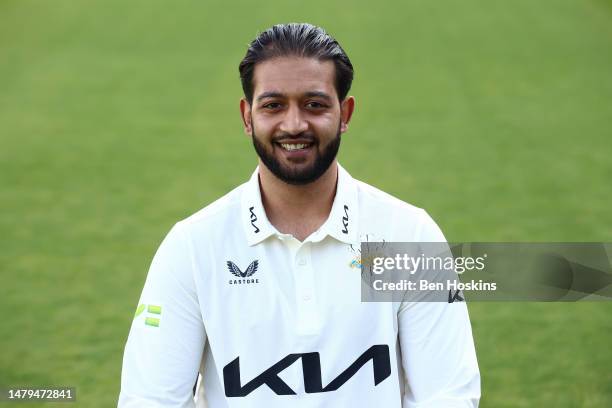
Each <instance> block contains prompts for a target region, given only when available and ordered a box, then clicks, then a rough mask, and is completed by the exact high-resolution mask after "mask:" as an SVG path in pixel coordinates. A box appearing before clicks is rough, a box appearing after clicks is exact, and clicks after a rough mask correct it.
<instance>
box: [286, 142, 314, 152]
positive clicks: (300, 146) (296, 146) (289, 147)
mask: <svg viewBox="0 0 612 408" xmlns="http://www.w3.org/2000/svg"><path fill="white" fill-rule="evenodd" d="M281 146H282V147H283V149H285V150H289V151H291V150H298V149H303V148H305V147H306V146H308V145H307V144H306V143H293V144H289V143H281Z"/></svg>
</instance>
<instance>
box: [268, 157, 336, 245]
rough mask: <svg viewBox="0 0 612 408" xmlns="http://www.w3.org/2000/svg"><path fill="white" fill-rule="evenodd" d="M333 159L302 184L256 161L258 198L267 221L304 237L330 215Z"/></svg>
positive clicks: (302, 238)
mask: <svg viewBox="0 0 612 408" xmlns="http://www.w3.org/2000/svg"><path fill="white" fill-rule="evenodd" d="M337 180H338V166H337V162H336V160H334V161H333V163H332V164H331V165H330V166H329V169H327V171H326V172H325V173H323V175H322V176H321V177H319V178H318V179H317V180H315V181H313V182H312V183H308V184H305V185H292V184H287V183H285V182H284V181H282V180H280V179H279V178H278V177H276V176H275V175H274V174H272V173H271V172H270V170H269V169H268V168H267V167H266V166H265V165H264V164H263V163H261V161H260V162H259V186H260V190H261V200H262V203H263V206H264V209H265V210H266V215H267V217H268V220H270V223H271V224H272V225H274V227H276V229H277V230H279V231H280V232H282V233H284V234H291V235H293V236H294V237H295V238H297V239H298V240H300V241H303V240H304V239H305V238H307V237H308V236H309V235H310V234H312V233H313V232H315V231H316V230H317V229H319V227H320V226H321V225H323V223H324V222H325V221H326V220H327V218H328V217H329V213H330V211H331V208H332V204H333V202H334V196H335V195H336V183H337Z"/></svg>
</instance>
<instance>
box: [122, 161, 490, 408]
mask: <svg viewBox="0 0 612 408" xmlns="http://www.w3.org/2000/svg"><path fill="white" fill-rule="evenodd" d="M361 240H364V241H366V240H369V241H382V240H385V241H397V242H400V241H406V242H408V241H410V242H415V241H416V242H419V241H421V242H432V241H435V242H438V241H444V236H443V234H442V232H441V231H440V229H439V228H438V226H437V225H436V224H435V223H434V221H433V220H432V219H431V218H430V217H429V215H427V213H426V212H425V211H423V210H422V209H419V208H416V207H414V206H412V205H410V204H406V203H404V202H402V201H400V200H398V199H396V198H394V197H392V196H390V195H388V194H386V193H384V192H382V191H380V190H377V189H375V188H373V187H371V186H369V185H367V184H365V183H362V182H359V181H357V180H354V179H353V178H351V176H350V175H349V174H348V173H347V172H346V171H345V170H344V169H343V168H342V167H340V166H339V165H338V184H337V191H336V196H335V198H334V203H333V206H332V209H331V212H330V215H329V218H328V219H327V221H326V222H325V223H324V224H323V225H322V226H321V227H320V228H319V229H318V230H317V231H315V232H314V233H313V234H312V235H310V236H309V237H308V238H306V239H305V240H304V241H303V242H300V241H298V240H297V239H295V238H294V237H293V236H291V235H289V234H282V233H280V232H278V231H277V230H276V229H275V228H274V226H272V224H270V222H269V221H268V219H267V217H266V214H265V211H264V208H263V205H262V202H261V195H260V190H259V181H258V171H257V170H256V171H255V172H254V173H253V176H252V177H251V179H250V180H249V181H248V182H247V183H245V184H243V185H241V186H239V187H238V188H236V189H235V190H233V191H232V192H230V193H229V194H227V195H226V196H224V197H222V198H221V199H219V200H217V201H216V202H214V203H212V204H211V205H209V206H207V207H205V208H204V209H202V210H200V211H199V212H197V213H196V214H194V215H192V216H190V217H189V218H187V219H185V220H183V221H181V222H179V223H177V224H176V225H175V226H174V228H172V230H171V231H170V232H169V234H168V235H167V236H166V238H165V239H164V241H163V243H162V244H161V246H160V247H159V249H158V251H157V253H156V254H155V257H154V259H153V262H152V265H151V268H150V270H149V273H148V276H147V279H146V283H145V286H144V289H143V292H142V295H141V297H140V301H139V303H138V308H137V311H136V316H135V318H134V321H133V323H132V327H131V329H130V334H129V338H128V340H127V344H126V347H125V354H124V358H123V371H122V377H121V393H120V395H119V407H122V408H128V407H129V408H132V407H139V408H156V407H164V408H170V407H177V408H178V407H194V406H195V404H196V403H195V402H194V396H193V386H194V382H195V381H196V378H197V376H198V372H200V374H201V383H200V384H199V388H198V392H197V393H196V400H197V405H198V406H207V407H208V408H225V407H227V408H230V407H231V408H240V407H249V408H257V407H261V408H274V407H282V408H286V407H331V408H338V407H364V408H369V407H385V408H393V407H444V408H450V407H475V406H477V405H478V401H479V398H480V375H479V370H478V364H477V360H476V354H475V351H474V343H473V339H472V331H471V327H470V322H469V317H468V312H467V308H466V305H465V303H464V302H454V303H424V302H421V303H398V302H378V303H373V302H372V303H366V302H361V298H360V295H361V287H360V285H361V274H360V269H359V267H358V265H359V264H358V263H357V262H356V261H357V260H358V259H359V258H358V257H359V255H358V254H359V252H358V249H359V247H360V242H361Z"/></svg>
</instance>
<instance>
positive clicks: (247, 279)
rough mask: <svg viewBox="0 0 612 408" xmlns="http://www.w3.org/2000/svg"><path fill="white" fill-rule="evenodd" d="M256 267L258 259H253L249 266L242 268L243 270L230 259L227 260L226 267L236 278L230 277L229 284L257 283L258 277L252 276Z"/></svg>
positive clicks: (257, 266)
mask: <svg viewBox="0 0 612 408" xmlns="http://www.w3.org/2000/svg"><path fill="white" fill-rule="evenodd" d="M257 268H259V260H257V259H256V260H254V261H253V262H251V263H250V264H249V266H248V267H247V268H246V269H245V270H244V272H243V271H242V270H241V269H240V268H239V267H238V265H236V264H235V263H234V262H232V261H227V269H228V270H229V272H230V273H231V274H232V275H234V276H235V277H236V278H238V279H230V280H229V284H230V285H242V284H251V283H259V279H258V278H252V276H253V275H254V274H255V272H257Z"/></svg>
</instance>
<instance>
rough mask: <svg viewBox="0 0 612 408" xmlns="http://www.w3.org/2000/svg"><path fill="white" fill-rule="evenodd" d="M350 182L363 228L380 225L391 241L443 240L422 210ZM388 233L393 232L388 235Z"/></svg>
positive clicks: (364, 184) (360, 182) (389, 195)
mask: <svg viewBox="0 0 612 408" xmlns="http://www.w3.org/2000/svg"><path fill="white" fill-rule="evenodd" d="M354 182H355V185H356V188H357V197H358V200H359V209H360V214H361V219H362V222H363V223H364V225H365V226H370V229H376V226H381V227H383V226H384V227H383V228H384V229H385V232H386V233H385V234H384V235H383V236H387V237H388V238H389V239H391V240H395V241H421V242H429V241H431V242H437V241H441V240H445V238H444V235H443V234H442V231H441V230H440V228H439V227H438V225H437V224H436V222H435V221H434V220H433V218H432V217H431V216H430V215H429V214H428V213H427V211H426V210H424V209H423V208H420V207H417V206H415V205H413V204H410V203H407V202H405V201H403V200H400V199H399V198H397V197H394V196H392V195H391V194H389V193H387V192H384V191H382V190H380V189H378V188H376V187H374V186H371V185H369V184H367V183H364V182H363V181H360V180H354ZM388 231H393V233H392V234H389V232H388ZM389 235H391V236H389Z"/></svg>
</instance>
